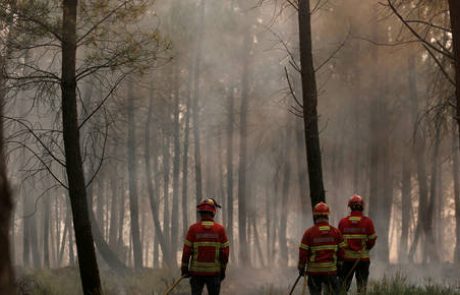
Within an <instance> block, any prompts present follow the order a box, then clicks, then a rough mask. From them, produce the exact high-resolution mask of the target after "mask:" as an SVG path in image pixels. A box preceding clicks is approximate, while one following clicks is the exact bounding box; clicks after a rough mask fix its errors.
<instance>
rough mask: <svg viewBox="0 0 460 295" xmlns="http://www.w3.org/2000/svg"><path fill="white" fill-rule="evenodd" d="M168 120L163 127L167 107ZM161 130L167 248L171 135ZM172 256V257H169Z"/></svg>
mask: <svg viewBox="0 0 460 295" xmlns="http://www.w3.org/2000/svg"><path fill="white" fill-rule="evenodd" d="M167 114H168V117H167V118H168V121H167V122H166V124H167V126H166V127H165V129H168V128H169V127H170V125H169V123H170V121H169V108H168V110H167ZM165 129H164V130H163V136H162V139H163V149H162V150H163V157H162V159H163V206H164V209H163V235H164V237H165V240H166V243H167V246H168V248H171V238H170V236H171V229H170V228H171V215H170V212H169V172H170V165H169V161H170V157H171V155H170V143H171V137H170V134H169V130H165ZM171 258H172V257H171Z"/></svg>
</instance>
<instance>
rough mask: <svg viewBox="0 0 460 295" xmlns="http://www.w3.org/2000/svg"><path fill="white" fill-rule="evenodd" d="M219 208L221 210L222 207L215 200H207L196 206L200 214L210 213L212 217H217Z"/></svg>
mask: <svg viewBox="0 0 460 295" xmlns="http://www.w3.org/2000/svg"><path fill="white" fill-rule="evenodd" d="M217 208H221V206H220V205H219V204H217V202H216V200H214V199H213V198H209V199H205V200H203V201H201V202H200V203H199V204H198V206H196V209H197V211H198V212H203V213H205V212H208V213H211V214H212V215H216V212H217Z"/></svg>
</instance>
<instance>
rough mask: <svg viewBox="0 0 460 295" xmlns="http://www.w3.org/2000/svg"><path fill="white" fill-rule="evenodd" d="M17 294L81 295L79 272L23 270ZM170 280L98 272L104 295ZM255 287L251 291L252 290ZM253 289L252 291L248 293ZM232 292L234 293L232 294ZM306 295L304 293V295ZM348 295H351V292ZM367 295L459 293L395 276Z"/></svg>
mask: <svg viewBox="0 0 460 295" xmlns="http://www.w3.org/2000/svg"><path fill="white" fill-rule="evenodd" d="M18 277H19V278H18V288H19V289H20V293H19V294H20V295H62V294H66V295H81V294H82V292H81V286H80V281H79V273H78V271H77V270H76V269H74V268H62V269H57V270H40V271H33V272H31V271H25V272H23V273H21V274H19V275H18ZM173 282H174V277H173V275H172V274H171V273H169V272H168V271H160V270H156V271H154V270H145V271H143V272H139V273H130V274H124V275H119V274H114V273H110V272H103V273H102V284H103V289H104V294H105V295H157V294H163V292H164V291H165V290H166V289H167V288H168V287H169V286H171V285H172V284H173ZM234 283H235V282H231V281H228V282H226V283H225V284H224V285H223V290H222V292H221V294H222V295H227V294H245V295H246V294H248V295H252V294H261V295H285V294H287V293H288V292H287V290H286V289H285V290H281V289H279V288H275V287H272V286H271V285H270V284H267V285H265V286H261V287H259V288H257V287H255V286H252V287H249V286H244V285H239V284H236V285H237V286H232V285H234ZM254 287H255V288H254ZM249 288H253V290H249ZM302 289H303V282H300V283H299V285H298V286H297V288H296V290H295V292H294V294H303V292H302ZM189 292H190V291H189V284H188V281H186V280H184V281H182V282H181V283H180V284H179V285H178V287H177V288H176V289H174V292H172V293H171V295H185V294H190V293H189ZM235 292H236V293H235ZM305 294H308V291H307V292H305ZM350 294H355V293H354V292H353V290H352V292H350ZM367 294H368V295H377V294H379V295H386V294H388V295H390V294H391V295H419V294H420V295H451V294H460V289H459V288H458V286H451V287H448V286H441V285H440V284H437V283H435V282H432V281H429V280H428V281H426V282H424V283H420V284H413V283H411V282H409V280H407V279H406V277H405V276H404V275H401V274H396V275H394V276H392V277H384V278H383V279H382V280H380V281H373V282H371V283H370V284H369V288H368V293H367Z"/></svg>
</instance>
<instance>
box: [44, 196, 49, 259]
mask: <svg viewBox="0 0 460 295" xmlns="http://www.w3.org/2000/svg"><path fill="white" fill-rule="evenodd" d="M50 197H51V196H49V195H48V196H46V197H45V202H44V206H43V207H44V208H43V210H44V212H43V265H44V266H45V268H50V266H51V264H50V246H49V241H50V214H51V212H50V206H51V202H50Z"/></svg>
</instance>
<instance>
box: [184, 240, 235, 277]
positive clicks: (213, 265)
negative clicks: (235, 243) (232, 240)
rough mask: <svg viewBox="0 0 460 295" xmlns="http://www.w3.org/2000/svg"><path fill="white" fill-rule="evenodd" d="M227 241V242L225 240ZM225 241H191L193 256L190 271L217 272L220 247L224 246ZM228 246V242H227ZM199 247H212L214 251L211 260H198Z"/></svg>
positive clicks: (218, 269)
mask: <svg viewBox="0 0 460 295" xmlns="http://www.w3.org/2000/svg"><path fill="white" fill-rule="evenodd" d="M227 243H228V242H227ZM227 243H219V242H194V243H193V258H192V262H191V265H190V271H192V272H219V271H220V267H221V265H220V262H219V257H220V248H221V247H222V248H223V247H224V245H225V244H227ZM227 246H228V244H227ZM199 247H214V249H215V251H216V253H215V256H214V261H213V262H198V261H197V260H198V248H199Z"/></svg>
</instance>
